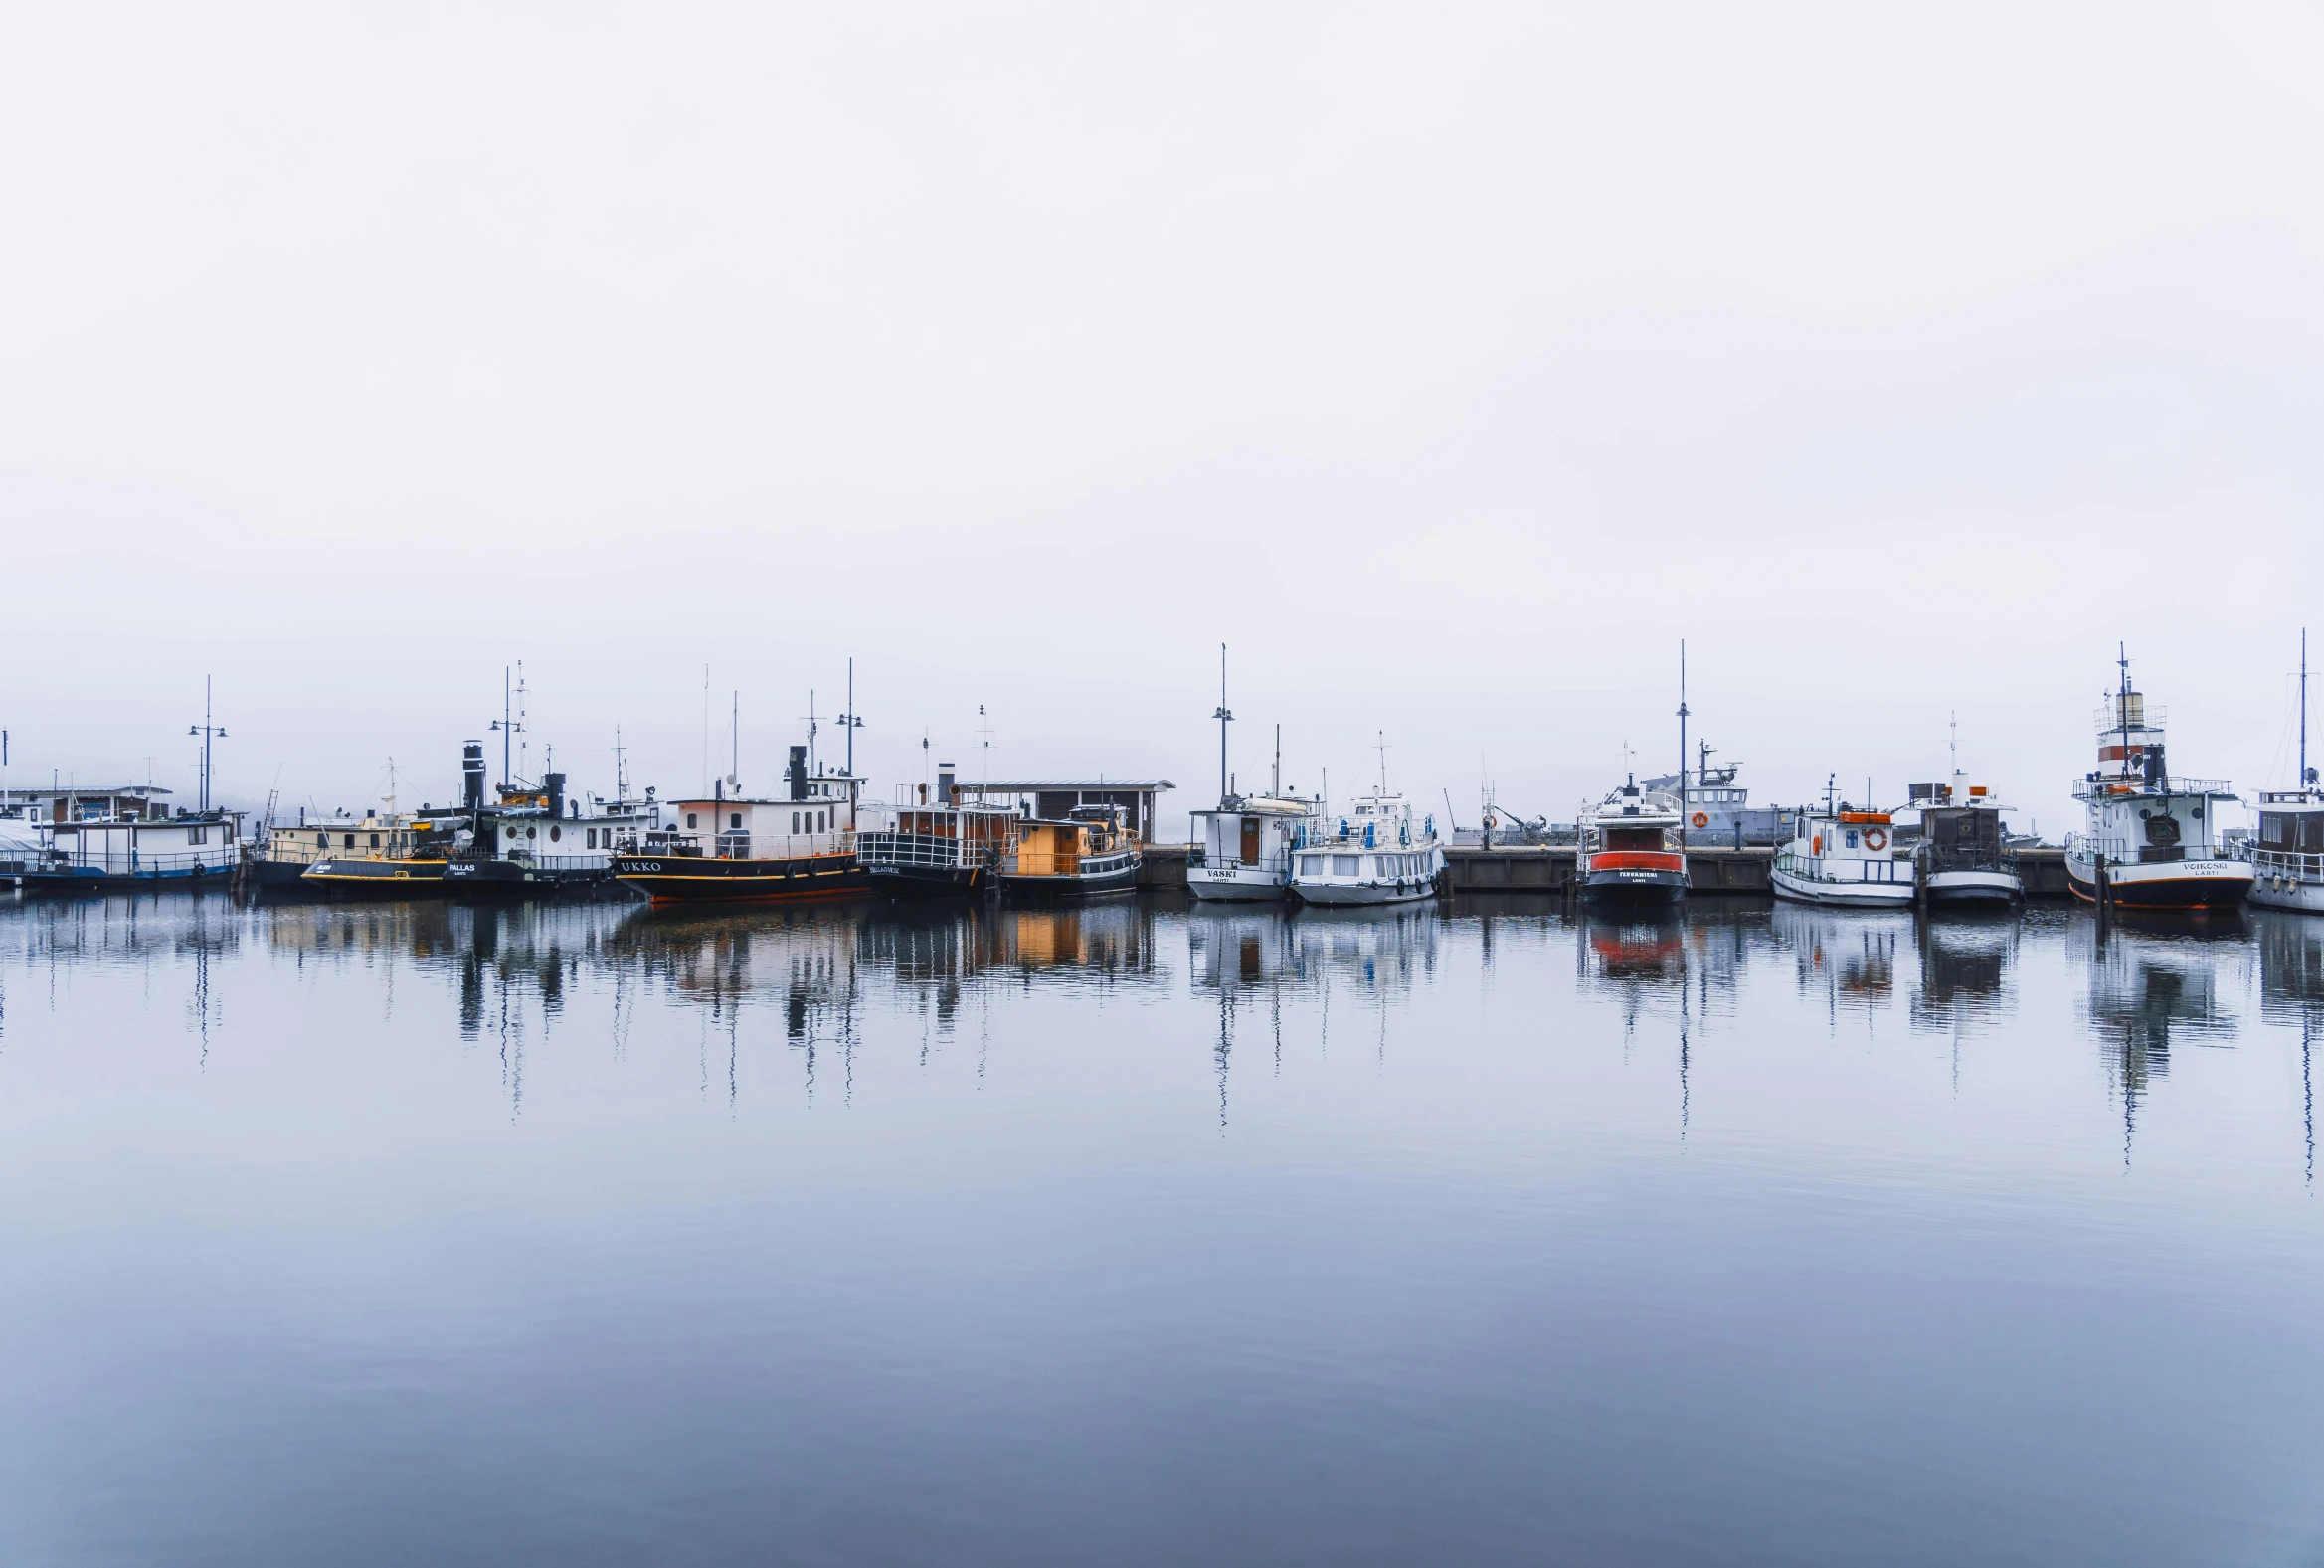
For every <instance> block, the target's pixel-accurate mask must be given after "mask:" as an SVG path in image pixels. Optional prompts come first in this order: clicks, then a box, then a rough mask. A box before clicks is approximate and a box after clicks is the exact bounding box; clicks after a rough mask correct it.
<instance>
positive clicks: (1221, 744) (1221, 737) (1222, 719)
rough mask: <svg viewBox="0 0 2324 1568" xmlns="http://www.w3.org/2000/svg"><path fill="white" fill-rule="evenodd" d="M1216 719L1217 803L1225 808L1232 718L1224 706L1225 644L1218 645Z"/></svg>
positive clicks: (1214, 716) (1220, 807) (1214, 715)
mask: <svg viewBox="0 0 2324 1568" xmlns="http://www.w3.org/2000/svg"><path fill="white" fill-rule="evenodd" d="M1211 717H1212V718H1213V719H1216V720H1217V721H1218V804H1219V809H1221V810H1224V809H1225V808H1226V801H1227V791H1226V727H1227V724H1228V722H1229V721H1231V720H1232V719H1233V718H1234V715H1233V714H1232V713H1229V712H1228V711H1227V706H1226V644H1225V643H1223V642H1221V643H1220V644H1219V645H1218V711H1217V712H1216V713H1214V714H1212V715H1211Z"/></svg>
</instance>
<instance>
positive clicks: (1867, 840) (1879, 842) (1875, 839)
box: [1864, 827, 1888, 850]
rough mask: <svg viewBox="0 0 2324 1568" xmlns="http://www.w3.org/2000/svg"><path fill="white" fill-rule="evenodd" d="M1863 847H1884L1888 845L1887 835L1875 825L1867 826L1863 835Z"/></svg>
mask: <svg viewBox="0 0 2324 1568" xmlns="http://www.w3.org/2000/svg"><path fill="white" fill-rule="evenodd" d="M1864 847H1865V848H1867V849H1876V850H1877V849H1885V848H1887V847H1888V835H1887V834H1885V833H1883V832H1881V831H1880V830H1879V829H1878V828H1877V827H1874V828H1868V829H1866V831H1865V835H1864Z"/></svg>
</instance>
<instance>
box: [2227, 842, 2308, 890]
mask: <svg viewBox="0 0 2324 1568" xmlns="http://www.w3.org/2000/svg"><path fill="white" fill-rule="evenodd" d="M2228 858H2229V859H2231V860H2247V861H2249V862H2250V863H2251V869H2252V870H2254V871H2257V872H2258V873H2260V874H2261V875H2262V876H2270V877H2289V878H2291V879H2292V880H2293V881H2295V882H2324V855H2309V854H2302V853H2301V852H2299V851H2298V850H2294V849H2261V848H2259V847H2258V846H2257V845H2255V844H2251V843H2249V842H2244V843H2238V844H2231V845H2229V846H2228Z"/></svg>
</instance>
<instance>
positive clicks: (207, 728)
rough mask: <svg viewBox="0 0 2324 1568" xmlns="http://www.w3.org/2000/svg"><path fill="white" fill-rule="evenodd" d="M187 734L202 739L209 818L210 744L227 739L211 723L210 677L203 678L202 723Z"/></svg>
mask: <svg viewBox="0 0 2324 1568" xmlns="http://www.w3.org/2000/svg"><path fill="white" fill-rule="evenodd" d="M186 733H187V734H188V735H199V736H200V737H201V738H202V804H201V811H202V813H203V814H204V815H205V816H207V815H208V814H209V811H210V743H211V742H212V741H223V740H225V739H226V731H225V729H224V728H222V727H221V726H219V725H215V724H212V723H211V722H210V677H209V676H207V675H205V676H203V677H202V722H201V723H200V724H196V725H192V726H190V727H188V729H187V730H186Z"/></svg>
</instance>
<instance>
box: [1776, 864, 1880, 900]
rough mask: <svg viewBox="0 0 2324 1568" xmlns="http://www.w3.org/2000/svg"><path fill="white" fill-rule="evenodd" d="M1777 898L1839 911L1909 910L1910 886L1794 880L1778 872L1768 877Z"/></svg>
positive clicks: (1798, 878)
mask: <svg viewBox="0 0 2324 1568" xmlns="http://www.w3.org/2000/svg"><path fill="white" fill-rule="evenodd" d="M1768 880H1769V881H1770V882H1771V883H1772V884H1773V885H1774V888H1775V896H1776V897H1777V898H1787V899H1792V900H1795V901H1797V902H1799V903H1802V904H1825V905H1830V906H1832V907H1833V908H1836V909H1909V908H1911V906H1912V884H1911V883H1910V882H1828V881H1825V880H1823V879H1822V878H1820V877H1800V876H1794V875H1792V874H1791V873H1790V872H1788V871H1782V870H1777V871H1773V872H1770V873H1769V874H1768Z"/></svg>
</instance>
